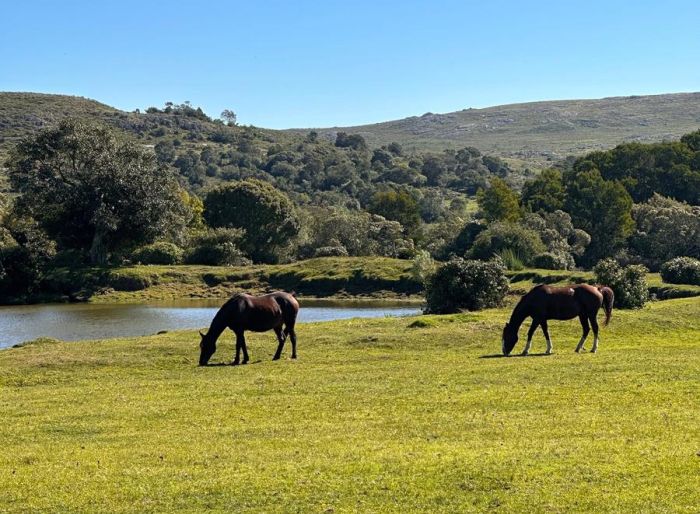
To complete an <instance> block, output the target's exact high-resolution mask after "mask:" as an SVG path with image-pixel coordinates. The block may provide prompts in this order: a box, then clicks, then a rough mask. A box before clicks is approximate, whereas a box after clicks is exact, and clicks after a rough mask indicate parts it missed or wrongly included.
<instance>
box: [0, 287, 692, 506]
mask: <svg viewBox="0 0 700 514" xmlns="http://www.w3.org/2000/svg"><path fill="white" fill-rule="evenodd" d="M302 308H303V305H302ZM509 312H510V309H495V310H487V311H483V312H479V313H469V314H459V315H452V316H421V317H416V318H396V319H389V318H387V319H374V320H366V319H362V320H360V319H356V320H349V321H337V322H330V323H312V324H303V325H300V326H299V327H298V335H299V359H298V360H296V361H291V360H289V359H288V355H289V348H288V347H287V348H286V349H285V357H284V358H283V359H282V360H281V361H278V362H271V360H270V359H271V357H272V353H273V352H274V349H275V343H274V336H273V335H271V334H261V335H253V336H251V337H250V338H249V342H250V344H249V347H250V350H251V358H252V363H251V364H249V365H247V366H240V367H231V366H219V365H213V366H210V367H206V368H200V367H197V366H196V363H197V357H198V349H197V343H198V338H197V336H196V333H195V332H174V333H167V334H163V335H158V336H152V337H142V338H132V339H119V340H108V341H92V342H77V343H59V342H55V341H50V340H46V341H38V342H34V343H30V344H27V345H25V346H24V347H20V348H13V349H10V350H6V351H2V352H0V414H1V415H2V420H3V421H2V423H0V440H1V441H2V452H1V453H0V483H1V484H2V486H1V487H0V512H39V511H51V512H63V513H67V512H201V511H204V510H208V511H211V512H249V511H257V512H407V511H424V512H483V511H490V510H493V511H505V512H580V511H592V512H622V511H624V512H697V509H698V505H700V423H698V419H700V402H698V398H699V397H700V321H698V320H700V300H699V299H698V298H686V299H675V300H668V301H663V302H654V303H651V304H649V305H648V306H647V307H645V308H644V309H642V310H640V311H615V312H614V314H613V319H612V322H611V325H610V326H609V327H607V328H606V329H604V330H603V332H602V336H601V347H600V350H599V353H598V354H596V355H592V354H589V353H587V354H580V355H579V354H575V353H574V351H573V350H574V347H575V345H576V343H577V341H578V337H579V331H580V327H579V324H578V322H577V321H570V322H553V323H551V324H550V332H551V334H552V338H553V341H554V350H555V354H554V355H553V356H542V355H532V356H530V357H527V358H520V357H511V358H501V357H500V356H498V352H499V350H500V328H501V327H502V325H503V323H504V322H505V320H506V319H507V317H508V315H509ZM524 328H525V327H524ZM523 337H524V333H523V332H521V341H522V338H523ZM590 344H591V341H589V342H588V347H589V348H590ZM544 346H545V345H544V340H543V337H542V335H541V333H539V332H538V334H537V336H536V340H535V344H534V346H533V352H534V353H535V354H537V353H539V352H542V351H543V350H544ZM521 349H522V342H521V343H520V344H519V346H518V347H516V351H519V350H521ZM232 353H233V342H232V337H231V336H230V335H228V334H225V335H224V339H223V340H222V341H221V344H220V345H219V350H218V352H217V353H216V354H215V355H214V358H213V361H212V362H214V364H219V363H223V362H228V361H230V359H231V356H232Z"/></svg>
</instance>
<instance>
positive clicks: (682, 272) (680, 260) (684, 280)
mask: <svg viewBox="0 0 700 514" xmlns="http://www.w3.org/2000/svg"><path fill="white" fill-rule="evenodd" d="M661 278H662V279H663V280H664V282H668V283H669V284H693V285H696V286H700V260H698V259H693V258H692V257H676V258H675V259H671V260H670V261H668V262H665V263H664V264H663V266H661Z"/></svg>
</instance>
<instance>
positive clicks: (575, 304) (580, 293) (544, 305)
mask: <svg viewBox="0 0 700 514" xmlns="http://www.w3.org/2000/svg"><path fill="white" fill-rule="evenodd" d="M614 299H615V297H614V295H613V292H612V289H610V288H609V287H595V286H589V285H588V284H577V285H573V286H566V287H550V286H547V285H539V286H535V287H533V288H532V289H531V290H530V292H528V293H527V294H525V296H523V297H522V298H521V299H520V301H519V302H518V305H516V306H515V309H513V314H512V315H511V316H510V321H509V322H508V323H506V326H505V327H504V328H503V338H502V340H501V342H502V348H503V355H510V352H512V351H513V347H515V343H517V342H518V330H519V329H520V325H522V324H523V321H525V318H527V317H530V318H532V325H531V326H530V330H528V332H527V343H526V344H525V349H524V350H523V355H527V354H528V353H530V346H531V345H532V336H533V334H534V333H535V330H537V327H542V332H543V333H544V337H545V339H546V340H547V355H549V354H551V353H552V340H551V339H550V338H549V331H548V330H547V320H550V319H557V320H564V319H573V318H575V317H576V316H578V318H579V320H580V321H581V327H582V328H583V335H582V336H581V340H580V341H579V343H578V346H577V347H576V351H577V352H580V351H581V350H583V349H584V348H583V343H584V342H585V341H586V337H588V332H590V328H589V326H588V325H589V323H590V326H591V327H592V328H593V336H594V339H593V348H591V352H592V353H595V352H597V351H598V320H597V319H596V317H597V316H598V309H600V307H601V305H602V306H603V308H604V309H605V322H604V323H603V325H604V326H605V325H607V324H608V323H609V322H610V317H611V316H612V308H613V301H614Z"/></svg>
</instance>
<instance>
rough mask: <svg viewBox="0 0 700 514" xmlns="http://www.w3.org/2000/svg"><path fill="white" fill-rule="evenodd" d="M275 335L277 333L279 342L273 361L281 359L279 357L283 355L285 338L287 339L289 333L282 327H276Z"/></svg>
mask: <svg viewBox="0 0 700 514" xmlns="http://www.w3.org/2000/svg"><path fill="white" fill-rule="evenodd" d="M275 335H277V342H278V343H279V344H278V345H277V351H276V352H275V356H274V357H272V360H273V361H276V360H279V358H280V357H281V356H282V348H284V340H285V339H287V334H284V333H283V332H282V327H275Z"/></svg>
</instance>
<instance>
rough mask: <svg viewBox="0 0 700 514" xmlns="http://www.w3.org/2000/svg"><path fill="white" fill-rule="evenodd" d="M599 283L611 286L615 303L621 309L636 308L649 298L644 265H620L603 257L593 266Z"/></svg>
mask: <svg viewBox="0 0 700 514" xmlns="http://www.w3.org/2000/svg"><path fill="white" fill-rule="evenodd" d="M593 271H594V272H595V276H596V280H597V281H598V283H599V284H601V285H605V286H608V287H611V288H612V290H613V292H614V293H615V305H616V306H617V307H621V308H623V309H638V308H640V307H643V306H644V304H645V303H646V302H647V301H648V300H649V289H648V288H647V281H646V274H647V271H648V270H647V269H646V268H645V267H644V266H641V265H638V264H633V265H631V266H627V267H624V268H623V267H622V266H620V265H619V264H618V263H617V261H616V260H614V259H604V260H602V261H600V262H598V264H596V266H595V268H593Z"/></svg>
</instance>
